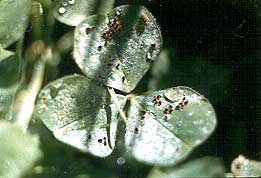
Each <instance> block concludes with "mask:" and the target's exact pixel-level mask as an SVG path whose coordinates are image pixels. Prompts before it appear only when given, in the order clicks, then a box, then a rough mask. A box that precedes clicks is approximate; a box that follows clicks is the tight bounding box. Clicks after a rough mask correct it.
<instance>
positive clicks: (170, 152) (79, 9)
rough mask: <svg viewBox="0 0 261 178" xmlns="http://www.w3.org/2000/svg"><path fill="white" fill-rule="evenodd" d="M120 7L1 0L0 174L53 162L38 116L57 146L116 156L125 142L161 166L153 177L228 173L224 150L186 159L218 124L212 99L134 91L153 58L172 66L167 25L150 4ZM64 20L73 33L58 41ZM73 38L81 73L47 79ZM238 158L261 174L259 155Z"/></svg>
mask: <svg viewBox="0 0 261 178" xmlns="http://www.w3.org/2000/svg"><path fill="white" fill-rule="evenodd" d="M113 7H114V1H113V0H96V1H94V0H56V1H50V0H33V1H31V0H0V72H1V73H0V119H1V120H0V143H1V146H0V162H1V165H0V177H5V178H9V177H10V178H17V177H22V176H27V177H37V176H35V175H34V174H37V173H42V172H45V171H46V170H47V168H42V167H41V166H35V167H34V165H39V162H37V161H39V160H41V158H42V157H43V156H44V157H46V152H45V153H44V154H43V153H42V151H41V149H42V148H44V147H52V146H51V145H45V144H44V143H45V142H44V140H41V142H40V141H39V136H38V135H41V133H42V131H41V129H40V128H38V129H36V130H35V131H34V132H33V129H31V128H30V123H31V125H32V127H34V124H35V123H38V122H39V120H41V121H42V123H44V125H45V126H46V128H47V129H48V130H49V131H51V133H52V134H53V136H54V137H55V139H56V141H57V143H56V144H57V145H59V144H60V146H61V147H63V148H64V149H65V148H67V147H68V145H69V147H70V148H71V149H74V152H77V153H78V152H79V153H81V154H83V155H86V156H87V157H90V158H92V159H95V158H97V159H99V158H102V159H104V160H106V159H107V157H110V156H111V155H113V154H118V152H116V153H115V150H116V149H117V145H119V144H117V143H118V142H120V143H121V145H120V146H121V147H124V149H125V152H126V155H127V156H128V157H129V158H130V159H133V161H134V162H135V161H136V162H137V164H142V165H145V166H154V168H153V169H152V171H151V172H150V174H149V177H158V176H160V177H176V176H181V177H184V176H189V177H190V176H194V175H203V176H209V177H215V176H223V175H224V172H225V170H224V167H223V165H222V163H221V161H220V160H219V159H217V158H212V157H204V158H199V159H196V160H192V161H185V160H186V159H187V158H188V156H189V155H190V154H191V153H192V152H193V151H194V150H195V148H197V147H198V146H199V145H201V144H202V143H203V142H204V141H205V140H206V139H207V138H208V137H209V136H210V135H211V134H212V133H213V131H214V129H215V127H216V125H217V118H216V114H215V110H214V108H213V106H212V105H211V103H210V102H209V101H208V99H206V98H205V97H204V96H203V95H202V94H199V93H198V92H197V91H195V90H193V89H192V88H190V87H187V86H173V87H172V88H166V89H161V90H158V91H157V90H155V91H153V90H151V91H148V92H144V93H135V92H133V91H134V89H135V88H136V87H137V85H138V84H139V82H140V81H141V79H142V78H143V77H144V75H145V74H146V73H147V72H148V70H149V69H150V68H151V66H152V65H153V64H154V65H166V64H161V63H160V61H159V62H158V59H159V57H158V55H159V53H160V52H161V50H162V49H163V46H164V43H163V39H162V35H161V29H160V27H159V25H158V24H157V20H156V19H155V18H154V17H153V15H152V13H151V12H149V10H148V9H147V8H145V7H144V6H139V5H121V6H118V7H115V8H113ZM57 22H59V23H62V24H65V25H68V26H71V27H70V29H71V30H72V31H70V32H68V33H67V34H65V37H64V38H63V37H62V39H60V40H57V42H56V40H54V39H52V37H53V36H52V34H53V31H54V26H55V23H57ZM28 26H29V27H28ZM25 32H26V35H25ZM28 34H31V36H32V37H31V38H32V39H31V41H29V42H28V43H29V44H27V43H25V42H26V40H25V39H26V38H27V36H28ZM64 39H66V40H67V41H64ZM68 39H69V40H68ZM15 42H16V43H15ZM14 43H15V45H14ZM66 45H67V46H66ZM71 46H73V51H72V52H71V56H72V59H73V60H74V62H75V64H77V66H78V67H79V69H80V70H81V73H80V72H79V73H78V74H74V75H68V76H62V77H61V78H58V79H56V80H54V81H51V82H50V83H48V84H46V82H49V81H50V79H49V80H48V79H47V80H45V76H47V75H48V74H49V73H50V74H51V73H52V72H53V73H54V74H55V72H56V71H55V70H54V68H55V67H56V66H57V65H58V64H59V62H60V60H61V58H63V53H64V51H66V50H68V49H70V47H71ZM23 47H27V49H26V50H23ZM154 61H157V62H156V63H154ZM155 71H157V70H153V75H157V73H155ZM45 72H46V73H47V75H45V74H44V73H45ZM48 72H49V73H48ZM161 73H163V74H164V71H162V70H161ZM173 77H175V76H173ZM54 78H55V77H54ZM32 118H33V120H32ZM122 128H123V129H122ZM32 132H33V133H32ZM48 133H49V132H48ZM48 133H46V135H48ZM49 134H50V133H49ZM44 137H45V136H44ZM49 138H50V137H48V136H46V139H49ZM122 139H123V141H122ZM40 143H41V146H40ZM60 146H57V147H55V146H54V147H55V149H60ZM55 149H53V150H55ZM55 154H56V153H55ZM55 154H54V155H55ZM57 154H58V153H57ZM118 156H120V155H118ZM45 159H46V158H45ZM47 159H49V158H47ZM57 159H62V158H57ZM76 162H77V163H76V164H77V165H78V166H80V162H79V160H77V161H76ZM117 162H118V164H124V163H125V160H124V159H123V158H122V157H119V158H118V159H117ZM239 162H240V166H239V167H238V166H237V165H239V163H238V164H237V163H233V165H234V164H236V166H235V165H234V167H233V169H232V173H233V174H234V175H239V176H240V175H244V176H247V175H257V174H260V163H258V162H251V164H250V162H246V159H245V158H244V160H243V163H242V156H241V157H240V160H239ZM248 163H249V164H248ZM83 164H85V163H83ZM86 164H87V163H86ZM88 164H89V163H88ZM233 165H232V166H233ZM242 165H243V166H242ZM45 166H46V167H48V165H45ZM32 168H33V169H32ZM241 168H242V169H241ZM54 169H55V168H54ZM57 169H58V168H57ZM48 170H49V169H48ZM89 170H90V169H89ZM252 170H254V171H252ZM251 172H254V174H252V173H251ZM88 173H89V172H88V171H86V172H84V175H79V176H78V177H88ZM49 176H50V175H49ZM57 176H58V177H60V176H62V175H57ZM227 176H228V177H229V174H227ZM40 177H41V176H40ZM47 177H48V176H47Z"/></svg>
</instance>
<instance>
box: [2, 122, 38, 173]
mask: <svg viewBox="0 0 261 178" xmlns="http://www.w3.org/2000/svg"><path fill="white" fill-rule="evenodd" d="M0 143H1V147H0V162H1V164H0V177H4V178H16V177H21V176H22V175H23V174H24V173H25V172H26V171H28V170H29V169H30V168H32V166H33V164H34V163H35V162H36V161H37V160H38V159H40V158H41V155H42V154H41V151H40V150H39V140H38V137H37V136H34V135H31V134H25V133H24V132H23V131H22V129H21V128H20V127H18V126H16V125H15V124H11V123H9V122H6V121H0Z"/></svg>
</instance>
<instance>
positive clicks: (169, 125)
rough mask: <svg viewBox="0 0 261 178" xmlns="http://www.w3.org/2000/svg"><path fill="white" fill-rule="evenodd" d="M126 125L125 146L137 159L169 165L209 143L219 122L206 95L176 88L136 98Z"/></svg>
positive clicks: (132, 103)
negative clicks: (210, 136) (206, 141)
mask: <svg viewBox="0 0 261 178" xmlns="http://www.w3.org/2000/svg"><path fill="white" fill-rule="evenodd" d="M126 124H127V129H126V135H125V141H126V147H127V148H128V150H129V151H130V152H131V153H132V154H133V155H134V157H135V158H137V159H138V160H140V161H143V162H146V163H149V164H157V165H169V164H174V163H177V162H178V161H180V160H182V159H184V158H185V157H186V156H187V155H188V154H189V153H190V152H191V151H192V150H193V148H195V147H196V146H197V145H199V144H201V143H202V142H203V141H204V140H206V139H207V138H208V137H209V135H210V134H211V133H212V132H213V130H214V128H215V125H216V120H215V112H214V109H213V107H212V106H211V104H210V103H209V102H208V100H207V99H206V98H205V97H204V96H202V95H200V94H198V93H197V92H195V91H194V90H192V89H190V88H188V87H176V88H171V89H166V90H161V91H157V92H150V93H147V94H145V95H141V96H136V97H134V98H133V99H132V100H131V104H130V109H129V112H128V122H127V123H126ZM144 148H146V149H144Z"/></svg>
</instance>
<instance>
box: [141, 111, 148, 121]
mask: <svg viewBox="0 0 261 178" xmlns="http://www.w3.org/2000/svg"><path fill="white" fill-rule="evenodd" d="M146 113H147V112H146V111H141V112H140V115H141V119H145V114H146Z"/></svg>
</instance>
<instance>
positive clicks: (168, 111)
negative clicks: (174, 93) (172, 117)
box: [163, 105, 173, 114]
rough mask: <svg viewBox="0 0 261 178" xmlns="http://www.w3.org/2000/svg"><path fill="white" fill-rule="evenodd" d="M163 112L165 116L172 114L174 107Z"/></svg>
mask: <svg viewBox="0 0 261 178" xmlns="http://www.w3.org/2000/svg"><path fill="white" fill-rule="evenodd" d="M163 112H164V114H171V113H172V112H173V106H171V105H169V106H168V107H167V108H165V110H164V111H163Z"/></svg>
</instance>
